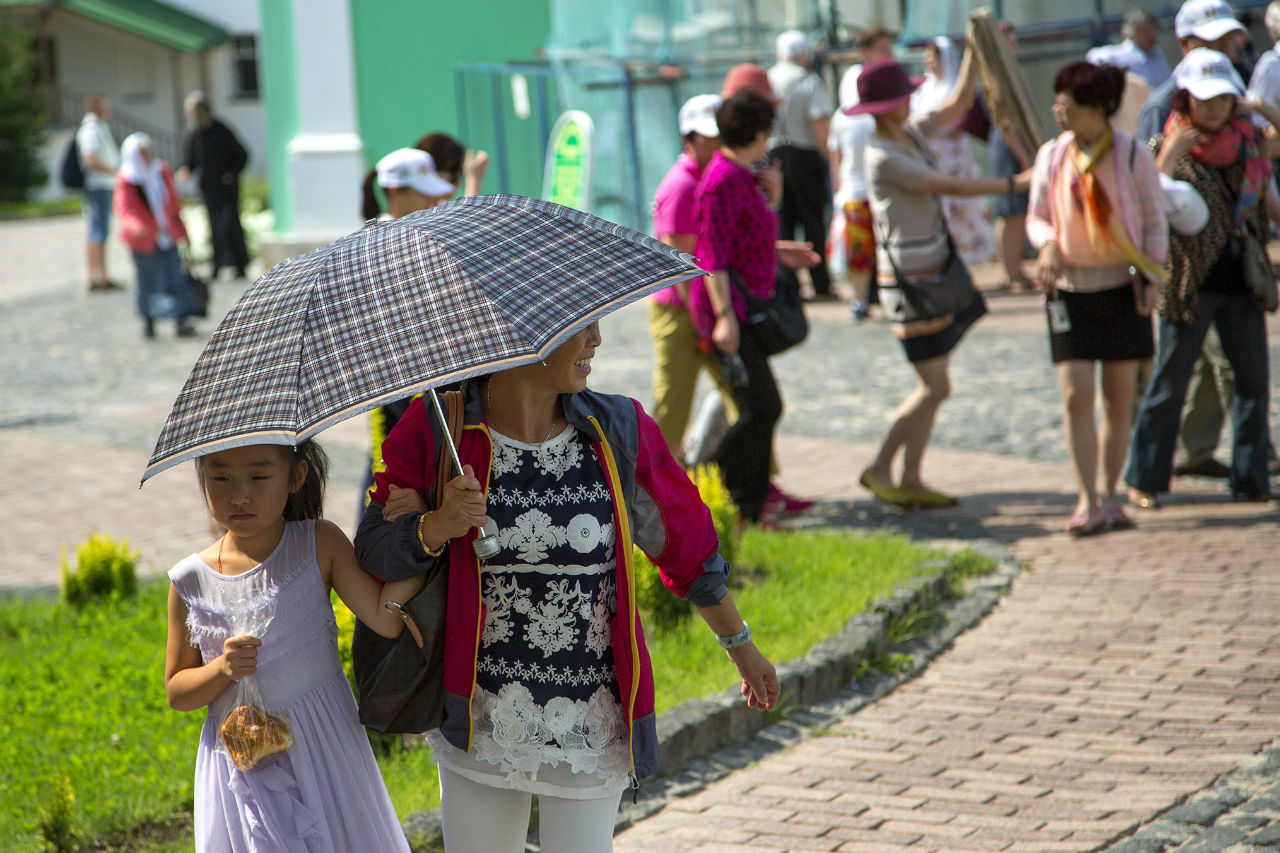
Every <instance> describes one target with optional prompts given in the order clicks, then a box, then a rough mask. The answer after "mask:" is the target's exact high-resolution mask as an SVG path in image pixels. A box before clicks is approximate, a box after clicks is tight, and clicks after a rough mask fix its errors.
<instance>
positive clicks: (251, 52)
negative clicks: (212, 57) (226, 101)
mask: <svg viewBox="0 0 1280 853" xmlns="http://www.w3.org/2000/svg"><path fill="white" fill-rule="evenodd" d="M231 97H233V98H244V99H249V100H257V98H258V39H257V37H256V36H253V35H239V36H232V37H231Z"/></svg>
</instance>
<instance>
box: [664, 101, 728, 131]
mask: <svg viewBox="0 0 1280 853" xmlns="http://www.w3.org/2000/svg"><path fill="white" fill-rule="evenodd" d="M722 103H723V99H721V97H720V96H719V95H694V96H693V97H692V98H690V99H689V100H687V101H685V102H684V106H682V107H681V108H680V135H681V136H688V135H689V134H690V133H696V134H698V135H699V136H705V137H707V138H708V139H714V138H715V137H717V136H719V135H720V127H719V125H717V124H716V110H718V109H720V104H722ZM668 115H670V113H668Z"/></svg>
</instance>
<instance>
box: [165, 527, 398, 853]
mask: <svg viewBox="0 0 1280 853" xmlns="http://www.w3.org/2000/svg"><path fill="white" fill-rule="evenodd" d="M169 578H170V580H172V582H173V585H174V587H175V588H176V589H177V591H178V594H179V595H180V596H181V597H182V600H183V602H184V603H185V604H186V605H187V610H188V611H189V613H190V616H189V617H188V619H187V628H188V629H189V630H190V632H191V637H192V639H193V641H194V642H195V644H196V645H197V646H199V648H200V653H201V655H202V656H203V657H204V659H205V660H212V659H213V658H215V657H217V656H218V655H220V654H222V644H223V641H224V640H226V638H227V637H230V636H232V630H231V627H230V624H229V621H228V609H227V606H226V604H225V603H224V601H226V600H227V599H228V598H235V597H236V595H237V591H243V590H245V589H246V588H248V589H251V590H252V594H253V595H255V596H267V597H268V598H271V599H273V600H274V604H275V613H274V616H273V617H272V620H271V622H270V624H269V625H268V626H267V628H266V629H265V630H264V631H263V632H262V635H261V639H262V647H261V648H260V649H259V650H258V672H257V676H256V678H257V680H258V685H259V687H260V688H261V690H262V695H263V699H264V701H265V703H266V705H267V707H268V710H270V711H271V712H272V713H279V712H280V711H285V712H287V713H288V715H289V720H290V726H291V728H292V730H293V737H294V743H293V746H292V747H291V748H290V749H289V750H288V751H287V752H285V753H283V754H281V755H279V756H275V757H273V758H269V759H266V760H264V761H263V762H262V763H261V764H259V765H258V766H257V767H255V768H254V769H252V770H250V771H248V772H242V771H240V770H239V769H237V768H236V766H235V765H234V764H233V763H232V762H231V760H230V759H229V758H227V756H226V754H225V753H220V752H218V751H216V746H217V739H218V727H219V725H221V722H222V720H223V717H224V715H225V713H226V711H227V710H229V709H230V707H231V706H232V705H233V704H234V701H235V693H236V690H235V686H234V685H232V686H231V687H228V688H227V690H226V691H225V692H224V693H223V694H222V696H220V697H219V698H218V699H217V701H215V702H214V703H213V704H212V705H210V706H209V715H208V718H207V719H206V720H205V723H204V728H203V729H202V730H201V732H200V750H199V752H198V753H197V755H196V778H195V836H196V850H198V851H210V853H223V851H227V853H250V851H252V853H265V851H273V853H274V851H290V853H292V851H299V852H300V853H301V851H305V853H321V852H323V853H344V852H345V851H356V850H377V851H387V850H390V851H405V853H408V850H409V846H408V844H407V843H406V841H405V837H404V832H403V830H402V829H401V827H400V822H399V821H398V820H397V819H396V814H395V810H394V809H393V808H392V807H391V799H390V798H389V797H388V796H387V789H386V786H385V785H384V784H383V782H382V776H381V775H380V774H379V772H378V765H377V762H375V761H374V758H373V753H372V751H371V750H370V748H369V741H368V739H367V738H366V736H365V732H364V729H363V728H362V727H361V726H360V723H359V720H358V719H357V717H356V705H355V700H354V698H353V697H352V695H351V687H350V685H349V684H348V683H347V679H346V676H345V675H344V674H343V671H342V665H341V663H340V662H339V658H338V628H337V624H336V623H335V622H334V618H333V610H332V608H331V606H330V604H329V591H328V590H327V589H326V588H325V584H324V581H323V580H322V579H321V577H320V568H319V566H318V565H317V563H316V545H315V524H314V522H311V521H300V522H289V523H287V524H286V525H285V532H284V536H283V537H282V538H281V540H280V544H279V545H278V546H277V547H276V550H275V552H274V553H273V554H272V555H271V556H270V557H268V558H267V559H266V561H264V562H263V563H262V565H260V566H258V567H257V568H256V569H254V570H253V571H251V572H247V573H246V574H243V575H236V576H233V577H226V576H223V575H220V574H218V573H217V572H216V571H215V570H214V569H213V568H212V567H211V566H209V565H208V564H206V563H205V562H204V561H203V560H201V559H200V558H199V557H198V556H196V555H194V554H193V555H192V556H190V557H187V558H186V559H184V560H182V561H181V562H179V563H178V564H177V565H176V566H174V567H173V568H172V569H171V570H170V571H169Z"/></svg>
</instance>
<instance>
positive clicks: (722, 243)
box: [689, 89, 782, 523]
mask: <svg viewBox="0 0 1280 853" xmlns="http://www.w3.org/2000/svg"><path fill="white" fill-rule="evenodd" d="M773 110H774V108H773V101H772V100H771V99H770V98H768V97H767V96H765V95H764V94H762V93H760V92H758V91H756V90H754V89H740V90H738V91H737V92H735V93H734V94H732V95H730V96H729V97H728V98H726V99H725V100H724V103H723V104H721V106H720V108H719V109H718V110H717V111H716V124H717V125H718V126H719V128H720V142H721V148H720V150H719V151H717V152H716V153H715V154H714V155H713V156H712V158H711V162H710V163H708V164H707V168H706V171H704V172H703V175H702V182H701V183H700V184H699V185H698V191H697V195H696V205H697V217H698V242H697V250H696V252H695V254H696V255H697V257H698V259H699V261H700V262H701V264H702V266H703V268H704V269H707V270H708V271H709V272H710V274H709V275H708V276H707V277H706V278H704V279H702V280H700V281H698V282H696V283H695V284H694V285H693V286H692V288H691V290H690V294H689V297H690V300H689V301H690V306H689V307H690V314H691V316H692V318H693V322H694V328H695V329H697V331H698V333H699V335H700V336H701V337H702V338H703V339H704V340H710V341H711V342H712V343H713V344H714V345H715V347H716V348H717V349H718V350H719V351H720V352H721V353H725V354H729V355H732V354H734V353H736V354H738V355H739V356H740V357H741V358H742V364H743V367H744V368H745V371H746V377H745V378H746V381H745V383H743V382H741V381H739V382H738V383H737V387H735V388H734V390H733V398H734V402H735V403H736V404H737V406H738V420H737V421H735V422H734V424H733V425H732V426H731V427H730V428H729V431H728V432H727V433H726V434H725V436H724V438H723V439H722V440H721V442H720V446H719V447H718V448H717V450H716V452H715V454H714V455H713V457H712V458H713V460H714V461H715V462H716V463H717V464H718V465H719V466H720V473H721V475H722V476H723V477H724V482H725V486H726V487H727V488H728V489H729V494H730V495H732V496H733V501H734V503H735V504H737V506H738V510H739V512H740V513H741V515H742V518H743V520H744V521H747V522H748V523H754V522H758V521H759V520H760V514H761V511H762V510H763V509H764V504H765V500H766V498H767V497H768V494H769V455H770V449H771V447H772V445H773V431H774V427H775V426H776V425H777V423H778V418H779V417H781V415H782V398H781V396H780V395H779V394H778V385H777V382H776V381H775V379H774V376H773V371H772V370H770V368H769V360H768V356H766V355H765V353H764V351H763V350H762V349H761V348H760V344H759V343H758V342H757V340H756V337H755V333H754V332H753V331H752V329H751V327H750V326H749V325H747V324H746V322H745V321H746V318H747V313H746V303H745V302H744V300H743V299H742V296H741V295H740V294H739V293H738V292H737V290H736V289H735V288H734V287H733V286H732V285H731V284H730V282H729V275H730V273H732V274H733V275H735V276H736V277H737V278H738V280H739V282H741V284H742V286H743V287H745V288H746V289H747V290H748V291H749V292H750V293H752V294H753V295H757V296H766V297H767V296H770V295H772V293H773V288H774V282H775V277H776V275H777V268H778V250H777V245H776V241H777V239H778V217H777V214H776V213H774V211H773V208H772V207H770V206H769V203H768V201H766V200H765V197H764V195H763V193H762V192H761V191H760V187H759V185H758V184H757V183H756V178H755V174H754V173H753V172H752V170H751V167H752V165H753V164H754V163H756V162H758V161H759V160H761V159H762V158H763V157H764V155H765V151H766V149H767V147H768V141H769V133H770V131H771V130H772V129H773V118H774V112H773Z"/></svg>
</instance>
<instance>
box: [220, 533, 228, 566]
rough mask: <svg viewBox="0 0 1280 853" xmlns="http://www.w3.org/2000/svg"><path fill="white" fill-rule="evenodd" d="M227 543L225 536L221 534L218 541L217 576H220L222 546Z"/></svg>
mask: <svg viewBox="0 0 1280 853" xmlns="http://www.w3.org/2000/svg"><path fill="white" fill-rule="evenodd" d="M226 542H227V534H225V533H224V534H222V538H221V539H219V540H218V574H222V573H223V572H222V546H223V545H225V544H226Z"/></svg>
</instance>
